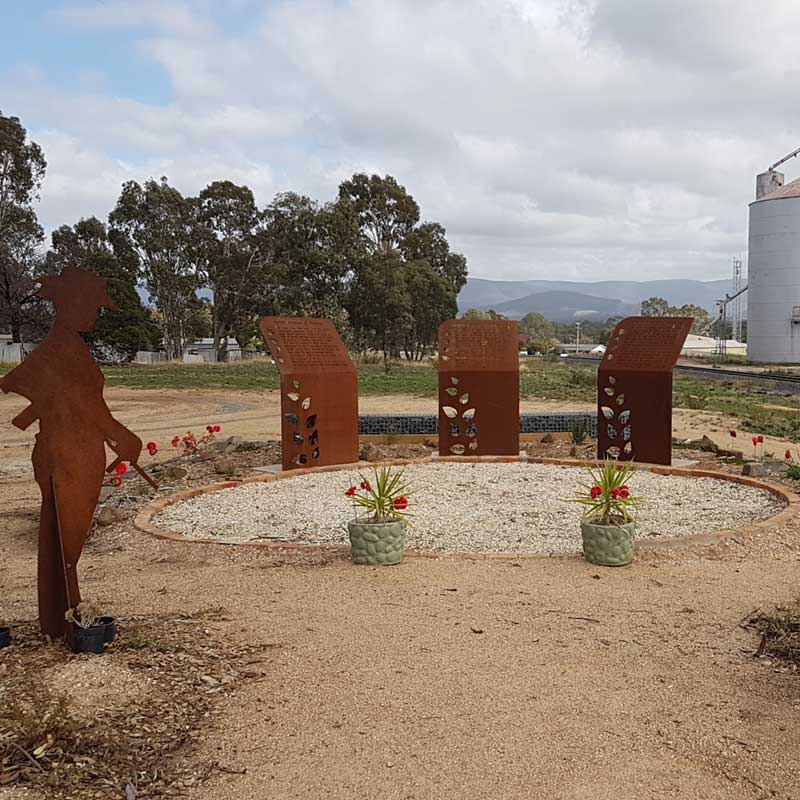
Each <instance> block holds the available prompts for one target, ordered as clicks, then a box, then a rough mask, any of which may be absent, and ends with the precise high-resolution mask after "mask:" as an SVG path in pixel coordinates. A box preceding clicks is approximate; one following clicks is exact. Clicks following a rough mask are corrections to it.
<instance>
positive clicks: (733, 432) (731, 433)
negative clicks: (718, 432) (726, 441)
mask: <svg viewBox="0 0 800 800" xmlns="http://www.w3.org/2000/svg"><path fill="white" fill-rule="evenodd" d="M728 433H729V434H730V435H731V436H733V438H734V439H735V438H736V431H728Z"/></svg>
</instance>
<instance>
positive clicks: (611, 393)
mask: <svg viewBox="0 0 800 800" xmlns="http://www.w3.org/2000/svg"><path fill="white" fill-rule="evenodd" d="M603 391H604V392H605V393H606V394H607V395H608V396H609V397H613V396H614V390H613V389H612V388H611V387H610V386H606V388H605V389H603Z"/></svg>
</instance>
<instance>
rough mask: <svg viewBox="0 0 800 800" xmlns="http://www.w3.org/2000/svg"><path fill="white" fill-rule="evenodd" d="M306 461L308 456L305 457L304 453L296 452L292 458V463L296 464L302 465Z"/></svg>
mask: <svg viewBox="0 0 800 800" xmlns="http://www.w3.org/2000/svg"><path fill="white" fill-rule="evenodd" d="M307 462H308V458H307V457H306V454H305V453H298V454H297V455H296V456H295V457H294V458H293V459H292V463H293V464H298V465H300V466H302V465H303V464H305V463H307Z"/></svg>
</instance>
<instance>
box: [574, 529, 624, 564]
mask: <svg viewBox="0 0 800 800" xmlns="http://www.w3.org/2000/svg"><path fill="white" fill-rule="evenodd" d="M635 530H636V523H635V522H626V523H624V524H622V525H598V524H596V523H594V522H581V534H582V535H583V555H584V558H585V559H586V560H587V561H591V562H592V564H600V565H602V566H604V567H622V566H624V565H625V564H630V563H631V561H633V534H634V531H635Z"/></svg>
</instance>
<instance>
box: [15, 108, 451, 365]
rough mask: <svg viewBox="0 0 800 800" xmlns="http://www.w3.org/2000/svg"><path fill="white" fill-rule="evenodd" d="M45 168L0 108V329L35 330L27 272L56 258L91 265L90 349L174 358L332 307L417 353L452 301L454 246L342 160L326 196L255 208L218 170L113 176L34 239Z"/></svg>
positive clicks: (387, 351)
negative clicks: (97, 279) (183, 186)
mask: <svg viewBox="0 0 800 800" xmlns="http://www.w3.org/2000/svg"><path fill="white" fill-rule="evenodd" d="M46 167H47V164H46V160H45V156H44V153H43V152H42V150H41V148H40V147H39V146H38V145H37V144H36V143H35V142H32V141H29V139H28V137H27V132H26V130H25V129H24V127H23V126H22V124H21V122H20V120H19V119H17V118H16V117H10V116H3V114H2V112H0V327H4V328H6V329H7V330H8V331H9V332H10V334H11V337H12V340H13V341H15V342H18V341H23V340H24V339H27V340H30V339H36V338H37V337H39V336H41V334H42V333H43V331H44V330H46V328H47V324H48V319H49V309H48V307H47V304H45V303H43V302H42V301H41V300H39V299H38V297H37V293H36V282H37V278H39V277H41V275H42V274H45V273H48V272H53V271H60V270H61V269H62V268H63V267H64V266H66V265H67V264H73V265H75V266H80V267H85V268H89V269H93V270H95V271H96V272H98V273H99V274H100V275H102V276H103V277H104V278H106V280H107V282H108V286H109V293H110V294H111V296H112V298H113V299H114V300H115V301H116V303H117V304H118V306H119V311H115V312H114V311H108V312H104V314H103V315H102V317H101V319H100V321H99V322H98V325H97V326H96V328H95V330H94V331H93V332H92V334H91V335H90V344H91V345H92V347H93V349H94V350H95V353H96V355H98V356H99V357H101V358H115V359H129V358H131V357H132V356H133V355H134V354H135V352H136V351H137V350H142V349H157V348H162V349H163V350H165V351H166V353H167V356H168V357H169V358H178V357H180V356H181V355H182V353H183V350H184V347H185V345H186V344H187V343H188V342H191V341H192V340H193V339H195V338H197V337H198V336H199V335H207V336H211V337H213V339H214V347H215V350H216V353H217V357H218V359H219V360H220V361H224V360H226V357H227V356H226V353H227V342H228V339H229V337H233V338H235V339H236V340H237V341H238V342H239V344H240V345H242V346H246V345H248V344H250V345H253V346H259V347H260V346H263V345H262V343H261V338H260V335H259V333H258V327H257V326H258V320H259V319H260V318H261V317H262V316H268V315H292V316H294V315H297V316H318V317H319V316H322V317H330V318H332V319H333V320H334V323H335V324H336V326H337V328H338V330H339V331H340V333H341V334H342V335H343V337H344V338H345V340H346V341H347V342H348V344H349V345H350V347H351V348H352V349H354V350H361V351H367V350H375V351H379V352H381V353H382V354H383V356H384V360H385V363H388V362H389V360H390V359H391V358H393V357H398V356H401V355H403V356H405V357H406V358H409V359H420V358H422V357H423V356H424V355H425V354H426V353H427V352H429V351H430V350H431V349H432V348H434V347H435V345H436V339H437V333H438V328H439V325H440V323H441V322H443V321H444V320H446V319H451V318H453V317H455V315H456V313H457V305H456V297H457V295H458V292H459V291H460V290H461V288H462V286H463V285H464V284H465V283H466V279H467V262H466V259H465V258H464V256H463V255H460V254H458V253H454V252H452V251H451V249H450V245H449V243H448V241H447V237H446V232H445V229H444V228H443V227H442V226H441V225H440V224H439V223H437V222H427V221H422V218H421V214H420V208H419V205H418V204H417V202H416V201H415V200H414V198H413V197H412V196H411V194H409V193H408V191H407V190H406V189H405V188H404V187H403V186H402V185H400V184H399V183H398V182H397V180H395V178H393V177H392V176H390V175H386V176H379V175H366V174H361V173H356V174H354V175H353V176H352V177H351V178H350V179H348V180H345V181H343V182H342V183H341V184H340V186H339V190H338V195H337V197H336V199H334V200H332V201H330V202H324V203H320V202H318V201H316V200H313V199H312V198H310V197H307V196H305V195H302V194H297V193H294V192H284V193H281V194H278V195H277V196H276V197H275V198H274V199H273V200H272V202H271V203H269V204H268V205H267V206H266V207H264V208H259V207H258V205H257V204H256V201H255V198H254V196H253V193H252V191H251V190H250V189H249V188H248V187H247V186H240V185H237V184H235V183H233V182H231V181H226V180H222V181H215V182H213V183H211V184H209V185H208V186H207V187H206V188H205V189H203V190H202V191H201V192H199V194H198V195H197V196H185V195H183V194H182V193H181V192H180V191H179V190H178V189H177V188H176V187H175V186H172V185H171V184H170V183H169V181H168V179H167V178H166V177H162V178H160V179H159V180H155V179H150V180H147V181H145V182H144V183H138V182H136V181H128V182H127V183H125V184H123V186H122V189H121V192H120V195H119V198H118V200H117V202H116V205H115V207H114V208H113V209H112V210H111V212H110V213H109V215H108V218H107V220H106V221H103V220H100V219H98V218H96V217H90V218H88V219H81V220H78V221H77V222H75V223H73V224H71V225H62V226H61V227H59V228H58V229H57V230H54V231H53V232H52V234H51V242H50V246H49V247H46V246H45V236H44V230H43V228H42V226H41V225H40V224H39V222H38V219H37V217H36V213H35V210H34V205H35V203H36V201H38V199H39V192H40V189H41V186H42V182H43V180H44V177H45V172H46ZM137 287H143V288H144V290H145V291H146V292H147V295H148V297H149V300H150V303H151V305H152V308H147V307H145V306H144V305H143V304H142V303H141V301H140V299H139V294H138V292H137Z"/></svg>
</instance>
